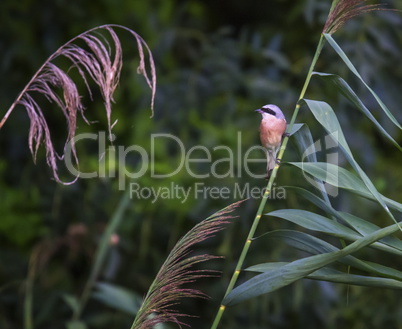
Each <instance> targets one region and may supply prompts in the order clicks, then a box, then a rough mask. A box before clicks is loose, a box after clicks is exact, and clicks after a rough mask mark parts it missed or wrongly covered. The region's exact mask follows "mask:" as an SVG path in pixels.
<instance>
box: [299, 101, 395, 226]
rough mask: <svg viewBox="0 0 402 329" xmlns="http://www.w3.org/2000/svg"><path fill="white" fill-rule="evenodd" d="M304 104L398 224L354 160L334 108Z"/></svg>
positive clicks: (316, 104) (318, 103)
mask: <svg viewBox="0 0 402 329" xmlns="http://www.w3.org/2000/svg"><path fill="white" fill-rule="evenodd" d="M304 102H305V103H306V104H307V106H308V107H309V109H310V110H311V112H312V113H313V115H314V117H315V118H316V120H317V121H318V122H319V123H320V124H321V125H322V126H323V127H324V129H325V130H326V131H327V132H328V134H329V135H330V136H331V138H333V139H334V141H336V142H337V143H338V144H339V146H340V148H341V150H342V151H343V154H344V155H345V157H346V159H347V160H348V162H349V163H350V165H351V166H352V167H353V169H354V170H355V171H356V172H357V173H358V175H359V176H360V178H361V179H362V181H363V183H364V184H365V185H366V187H367V188H368V190H369V191H370V193H371V194H372V195H373V196H374V198H375V199H376V200H377V201H378V203H379V204H380V205H381V207H382V208H383V209H384V210H385V212H386V213H387V214H388V216H389V217H390V218H391V219H392V220H393V221H394V222H395V223H396V219H395V218H394V216H393V214H392V213H391V211H390V210H389V208H388V206H387V204H386V203H385V201H384V200H383V198H382V196H381V194H380V193H379V192H378V191H377V189H376V188H375V186H374V184H373V183H372V182H371V180H370V178H369V177H368V176H367V175H366V173H365V172H364V171H363V169H361V168H360V166H359V164H358V163H357V162H356V160H355V159H354V157H353V154H352V152H351V150H350V148H349V145H348V144H347V142H346V139H345V136H344V135H343V132H342V128H341V126H340V124H339V121H338V118H337V117H336V115H335V112H334V110H333V109H332V107H331V106H329V105H328V104H327V103H325V102H321V101H315V100H310V99H304ZM401 230H402V229H401Z"/></svg>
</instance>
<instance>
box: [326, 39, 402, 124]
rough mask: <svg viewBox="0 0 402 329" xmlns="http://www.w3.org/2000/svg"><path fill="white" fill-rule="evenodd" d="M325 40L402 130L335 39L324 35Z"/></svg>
mask: <svg viewBox="0 0 402 329" xmlns="http://www.w3.org/2000/svg"><path fill="white" fill-rule="evenodd" d="M324 37H325V39H326V40H327V41H328V43H329V44H330V45H331V47H332V48H333V49H334V50H335V51H336V53H337V54H338V55H339V57H340V58H341V59H342V60H343V62H344V63H345V64H346V66H347V67H348V68H349V70H351V71H352V73H353V74H354V75H355V76H356V77H357V78H359V80H360V81H361V82H362V83H363V84H364V86H365V87H366V88H367V89H368V90H369V91H370V93H371V94H372V95H373V97H374V98H375V99H376V101H377V103H378V104H379V105H380V107H381V109H382V110H383V111H384V113H385V114H386V115H387V116H388V118H389V119H390V120H391V121H392V122H393V123H394V124H395V125H396V126H397V127H398V128H399V129H402V126H401V125H400V124H399V122H398V121H397V120H396V118H395V117H394V115H393V114H392V113H391V111H390V110H389V109H388V107H387V106H386V105H385V104H384V103H383V101H382V100H381V99H380V97H378V95H377V94H376V93H375V92H374V90H373V89H371V88H370V86H369V85H368V84H367V83H366V82H365V81H364V80H363V78H362V76H361V75H360V74H359V72H358V71H357V69H356V68H355V66H354V65H353V64H352V62H351V61H350V59H349V58H348V56H346V54H345V52H344V51H343V50H342V48H341V47H340V46H339V45H338V44H337V43H336V41H335V40H334V38H332V36H331V35H330V34H327V33H324Z"/></svg>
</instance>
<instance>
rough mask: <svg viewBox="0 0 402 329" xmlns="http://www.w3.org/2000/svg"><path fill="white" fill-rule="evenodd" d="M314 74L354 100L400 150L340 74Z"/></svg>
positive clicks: (401, 149)
mask: <svg viewBox="0 0 402 329" xmlns="http://www.w3.org/2000/svg"><path fill="white" fill-rule="evenodd" d="M313 75H317V76H319V77H320V78H322V79H323V80H325V81H329V82H330V83H332V84H333V85H335V87H336V88H337V89H338V90H339V92H341V93H342V95H344V96H345V97H346V98H347V99H348V100H349V101H350V102H352V103H353V104H354V105H355V106H356V108H357V109H358V110H360V111H361V112H362V113H363V114H364V115H365V116H366V117H367V118H368V119H369V120H370V121H371V122H373V123H374V125H375V127H376V128H377V129H378V131H379V132H380V133H381V134H382V135H383V136H384V137H385V138H387V139H388V140H389V141H390V142H391V143H392V144H394V145H395V146H396V147H397V148H398V149H399V150H400V151H402V147H401V146H400V145H399V144H398V143H397V142H396V141H395V139H394V138H392V136H391V135H390V134H389V133H388V132H387V131H386V130H385V129H384V128H383V127H382V126H381V124H380V123H379V122H378V121H377V119H376V118H375V117H374V116H373V115H372V114H371V112H370V111H369V110H368V109H367V107H366V106H365V105H364V104H363V102H362V101H361V100H360V98H359V97H358V96H357V95H356V93H355V92H354V91H353V89H352V88H350V86H349V85H348V83H347V82H346V81H345V80H343V79H342V78H341V77H340V76H338V75H336V74H330V73H321V72H313Z"/></svg>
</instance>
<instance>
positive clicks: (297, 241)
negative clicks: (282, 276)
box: [264, 230, 402, 281]
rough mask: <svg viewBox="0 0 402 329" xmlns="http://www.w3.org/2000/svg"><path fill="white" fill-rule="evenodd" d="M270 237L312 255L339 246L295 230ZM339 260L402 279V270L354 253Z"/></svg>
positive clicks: (331, 250) (349, 264)
mask: <svg viewBox="0 0 402 329" xmlns="http://www.w3.org/2000/svg"><path fill="white" fill-rule="evenodd" d="M264 236H266V237H268V238H269V239H280V240H281V241H283V242H285V243H286V244H287V245H289V246H291V247H293V248H296V249H298V250H301V251H304V252H307V253H309V254H312V255H319V254H324V253H328V252H333V251H338V250H339V248H337V247H335V246H333V245H332V244H330V243H328V242H326V241H324V240H321V239H319V238H317V237H315V236H312V235H310V234H307V233H304V232H299V231H294V230H276V231H272V232H269V233H267V234H265V235H264ZM338 262H340V263H342V264H344V265H347V266H351V267H353V268H355V269H358V270H360V271H365V272H367V273H370V274H375V275H378V276H382V277H386V278H390V279H396V280H400V281H402V272H401V271H398V270H396V269H393V268H390V267H388V266H384V265H381V264H377V263H373V262H369V261H364V260H361V259H358V258H356V257H354V256H352V255H348V256H346V257H343V258H341V259H339V260H338Z"/></svg>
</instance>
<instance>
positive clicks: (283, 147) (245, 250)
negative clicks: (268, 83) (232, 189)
mask: <svg viewBox="0 0 402 329" xmlns="http://www.w3.org/2000/svg"><path fill="white" fill-rule="evenodd" d="M324 43H325V38H324V35H323V34H321V37H320V40H319V42H318V45H317V48H316V51H315V54H314V58H313V60H312V62H311V65H310V68H309V71H308V73H307V77H306V80H305V82H304V85H303V88H302V91H301V93H300V96H299V99H298V101H297V103H296V107H295V110H294V112H293V116H292V119H291V120H290V123H289V125H288V128H287V131H288V132H290V131H291V130H292V128H293V125H294V123H295V121H296V118H297V115H298V113H299V109H300V100H302V99H303V98H304V95H305V93H306V90H307V87H308V85H309V83H310V80H311V76H312V73H313V70H314V67H315V65H316V63H317V60H318V58H319V56H320V54H321V50H322V48H323V47H324ZM288 140H289V136H285V138H284V139H283V142H282V145H281V148H280V150H279V154H278V160H279V161H278V162H280V160H281V159H282V157H283V154H284V152H285V150H286V146H287V144H288ZM278 169H279V164H277V165H276V166H275V168H274V170H273V171H272V174H271V177H270V178H269V180H268V184H267V187H266V190H265V193H264V195H263V197H262V199H261V203H260V206H259V207H258V210H257V213H256V215H255V218H254V221H253V224H252V226H251V228H250V231H249V233H248V236H247V239H246V242H245V243H244V246H243V250H242V252H241V254H240V257H239V260H238V262H237V265H236V268H235V270H234V272H233V274H232V278H231V280H230V282H229V285H228V287H227V289H226V293H225V296H226V295H228V294H229V293H230V292H231V291H232V290H233V288H234V286H235V284H236V282H237V279H238V277H239V274H240V272H241V269H242V267H243V263H244V260H245V259H246V256H247V253H248V250H249V248H250V245H251V242H252V241H253V239H254V234H255V231H256V229H257V227H258V224H259V222H260V219H261V216H262V212H263V210H264V208H265V204H266V202H267V199H268V196H269V195H270V193H271V191H272V186H273V183H274V181H275V178H276V175H277V172H278ZM225 309H226V306H225V305H224V304H223V303H222V304H221V305H220V307H219V310H218V312H217V314H216V316H215V320H214V322H213V324H212V326H211V329H216V328H218V325H219V322H220V320H221V318H222V315H223V313H224V312H225Z"/></svg>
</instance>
